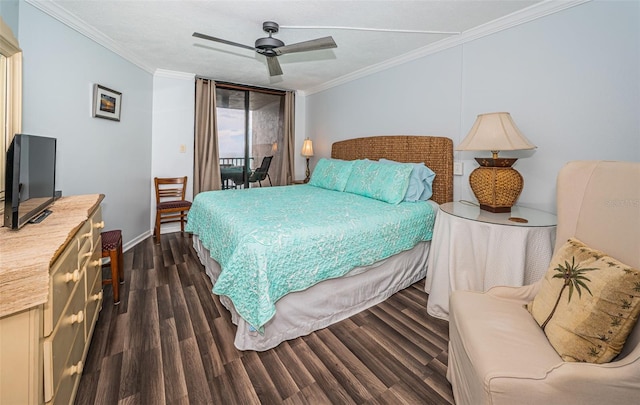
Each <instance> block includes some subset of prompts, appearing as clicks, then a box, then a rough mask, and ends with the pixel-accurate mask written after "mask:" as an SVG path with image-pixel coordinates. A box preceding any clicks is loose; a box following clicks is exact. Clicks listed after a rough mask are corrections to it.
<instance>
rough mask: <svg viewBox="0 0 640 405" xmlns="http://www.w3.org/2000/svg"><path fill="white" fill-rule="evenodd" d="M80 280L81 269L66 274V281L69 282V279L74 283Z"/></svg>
mask: <svg viewBox="0 0 640 405" xmlns="http://www.w3.org/2000/svg"><path fill="white" fill-rule="evenodd" d="M78 280H80V271H79V270H74V271H73V272H72V273H67V274H65V275H64V281H65V282H67V283H68V282H69V281H73V282H74V283H75V282H76V281H78Z"/></svg>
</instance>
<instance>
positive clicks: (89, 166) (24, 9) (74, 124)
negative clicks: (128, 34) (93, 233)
mask: <svg viewBox="0 0 640 405" xmlns="http://www.w3.org/2000/svg"><path fill="white" fill-rule="evenodd" d="M19 28H20V30H19V36H18V40H19V42H20V47H21V48H22V50H23V126H22V127H23V132H24V133H30V134H36V135H43V136H50V137H55V138H57V139H58V162H57V171H56V188H57V189H60V190H62V192H63V195H78V194H94V193H102V194H105V196H106V197H105V200H104V202H103V204H102V208H103V216H104V219H105V223H106V228H107V229H122V231H123V238H124V242H125V244H127V243H129V244H130V243H131V242H132V241H136V240H138V239H140V238H142V237H144V236H146V235H148V234H149V229H150V223H149V221H150V220H149V218H150V216H151V212H150V201H151V189H152V187H151V138H152V132H151V129H152V119H151V118H152V104H153V103H152V95H153V76H152V75H151V74H150V73H148V72H146V71H144V70H142V69H140V68H139V67H137V66H135V65H133V64H132V63H130V62H128V61H126V60H124V59H123V58H121V57H120V56H118V55H116V54H114V53H113V52H111V51H109V50H107V49H106V48H104V47H102V46H100V45H98V44H97V43H95V42H94V41H92V40H90V39H88V38H86V37H85V36H83V35H81V34H79V33H78V32H76V31H74V30H72V29H71V28H69V27H67V26H66V25H64V24H62V23H60V22H58V21H57V20H55V19H53V18H51V17H50V16H48V15H46V14H44V13H42V12H41V11H40V10H38V9H36V8H35V7H33V6H31V5H29V4H27V3H25V2H20V16H19ZM94 83H99V84H101V85H103V86H106V87H108V88H111V89H114V90H117V91H119V92H121V93H122V111H121V121H120V122H116V121H110V120H105V119H100V118H94V117H92V116H91V113H92V111H91V103H92V92H93V84H94Z"/></svg>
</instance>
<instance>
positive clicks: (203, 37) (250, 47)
mask: <svg viewBox="0 0 640 405" xmlns="http://www.w3.org/2000/svg"><path fill="white" fill-rule="evenodd" d="M193 36H194V37H196V38H202V39H206V40H209V41H214V42H220V43H222V44H227V45H231V46H237V47H240V48H244V49H249V50H252V51H255V50H256V48H254V47H252V46H249V45H243V44H239V43H237V42H232V41H227V40H226V39H220V38H216V37H212V36H209V35H206V34H201V33H199V32H194V33H193Z"/></svg>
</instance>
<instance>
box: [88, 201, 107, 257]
mask: <svg viewBox="0 0 640 405" xmlns="http://www.w3.org/2000/svg"><path fill="white" fill-rule="evenodd" d="M90 221H91V233H92V238H93V240H92V243H93V247H94V248H95V249H98V250H100V251H102V245H101V244H100V233H101V232H102V230H103V229H104V221H103V220H102V209H101V208H100V207H98V209H97V210H96V212H95V213H94V214H93V216H92V217H91V219H90Z"/></svg>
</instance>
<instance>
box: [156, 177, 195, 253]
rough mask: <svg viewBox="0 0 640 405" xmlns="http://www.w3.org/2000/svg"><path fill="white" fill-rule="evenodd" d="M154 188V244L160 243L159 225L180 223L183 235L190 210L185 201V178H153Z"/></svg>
mask: <svg viewBox="0 0 640 405" xmlns="http://www.w3.org/2000/svg"><path fill="white" fill-rule="evenodd" d="M154 182H155V188H156V225H155V228H154V230H153V235H154V236H155V239H156V243H160V225H161V224H166V223H170V222H180V232H182V233H183V234H184V224H185V222H187V214H188V213H189V208H191V201H186V200H185V193H186V188H187V176H184V177H171V178H159V177H155V178H154Z"/></svg>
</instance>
